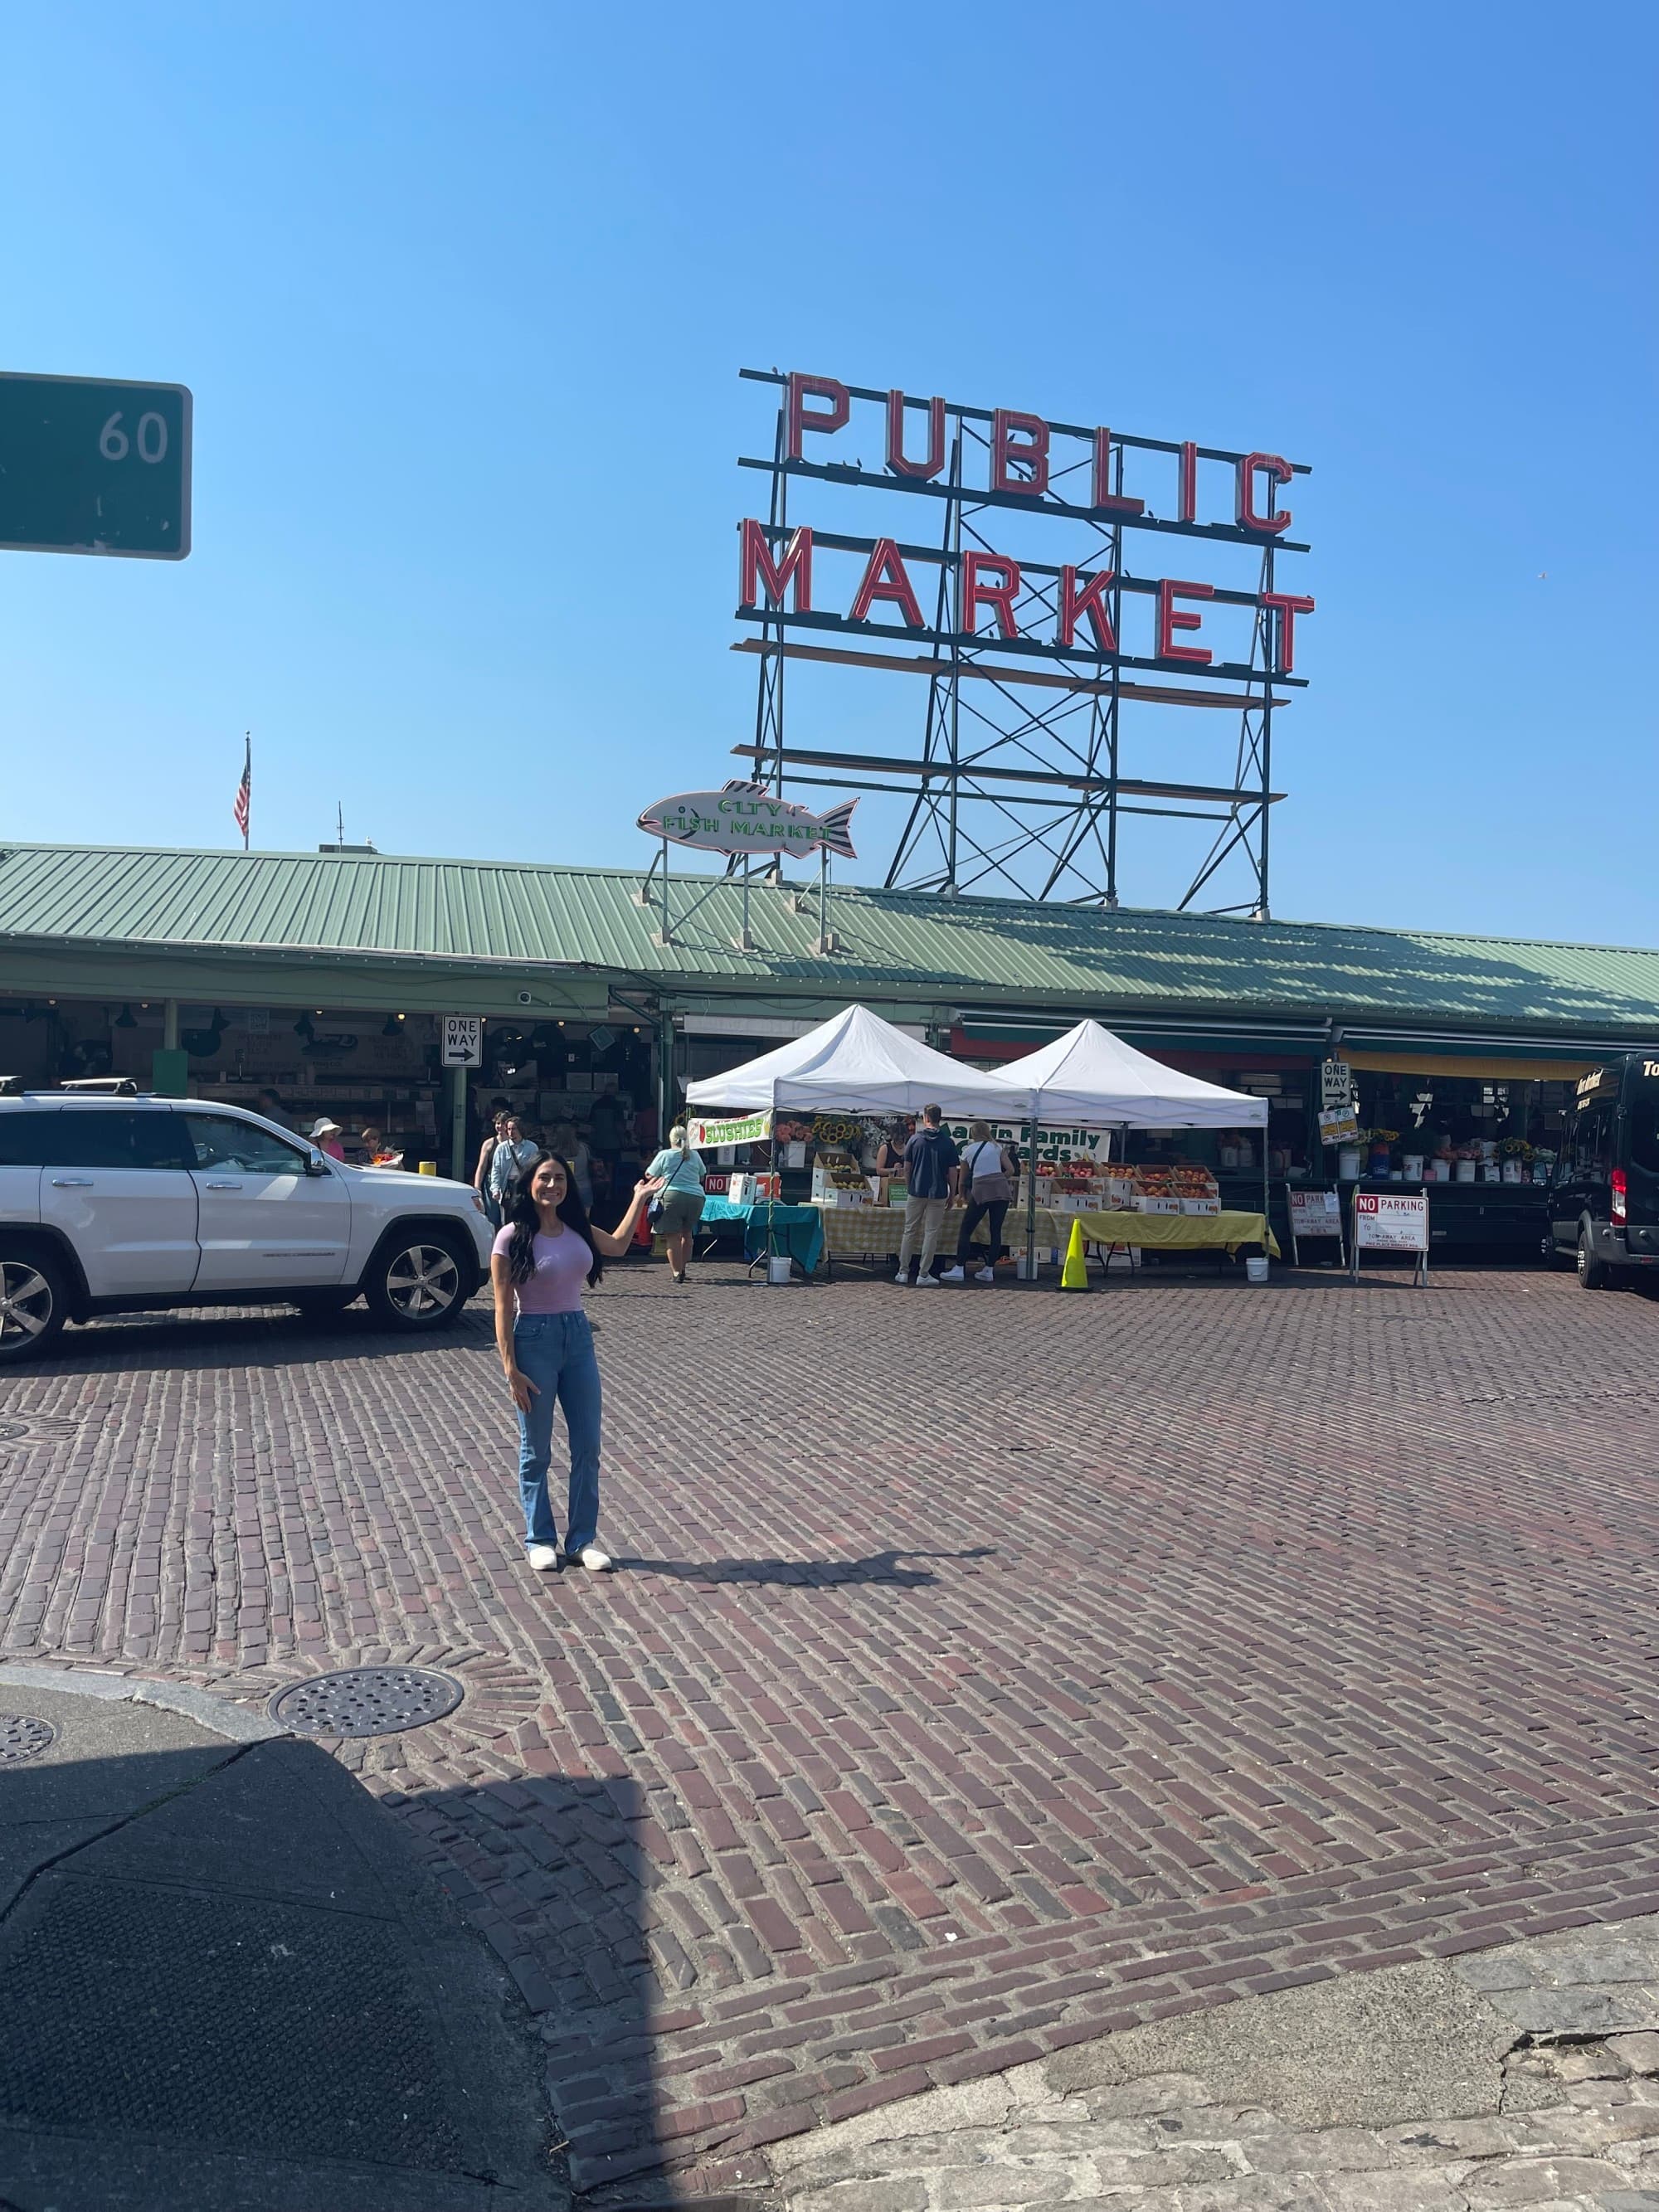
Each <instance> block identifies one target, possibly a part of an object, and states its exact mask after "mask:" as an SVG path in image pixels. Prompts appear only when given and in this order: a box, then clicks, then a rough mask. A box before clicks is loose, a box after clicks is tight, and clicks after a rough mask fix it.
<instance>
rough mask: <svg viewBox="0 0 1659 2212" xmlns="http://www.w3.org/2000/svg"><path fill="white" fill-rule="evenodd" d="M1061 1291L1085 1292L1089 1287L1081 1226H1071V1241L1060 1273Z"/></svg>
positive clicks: (1076, 1222) (1075, 1224) (1076, 1223)
mask: <svg viewBox="0 0 1659 2212" xmlns="http://www.w3.org/2000/svg"><path fill="white" fill-rule="evenodd" d="M1088 1287H1089V1265H1088V1261H1086V1260H1085V1258H1084V1256H1083V1224H1082V1223H1081V1222H1080V1221H1074V1222H1073V1224H1072V1241H1071V1243H1069V1244H1068V1245H1067V1246H1066V1265H1065V1266H1064V1267H1062V1268H1061V1269H1060V1289H1061V1290H1062V1291H1086V1290H1087V1289H1088Z"/></svg>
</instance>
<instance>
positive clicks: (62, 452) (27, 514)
mask: <svg viewBox="0 0 1659 2212" xmlns="http://www.w3.org/2000/svg"><path fill="white" fill-rule="evenodd" d="M190 414H191V399H190V392H189V390H188V389H187V387H186V386H184V385H182V384H125V383H118V382H111V381H106V380H100V379H98V378H95V377H90V376H22V375H17V374H13V373H10V372H9V371H3V370H0V550H10V551H13V552H17V553H111V554H118V555H122V556H125V558H127V559H128V560H132V561H182V560H183V559H184V557H185V554H187V553H188V552H189V550H190Z"/></svg>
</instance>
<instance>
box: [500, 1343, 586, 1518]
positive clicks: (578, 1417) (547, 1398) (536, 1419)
mask: <svg viewBox="0 0 1659 2212" xmlns="http://www.w3.org/2000/svg"><path fill="white" fill-rule="evenodd" d="M513 1358H514V1359H515V1360H516V1361H517V1362H518V1364H519V1368H520V1372H521V1373H523V1374H525V1375H527V1376H529V1377H530V1380H531V1381H532V1383H534V1384H535V1386H536V1395H535V1396H534V1397H533V1398H532V1400H531V1401H530V1411H529V1412H528V1413H520V1415H519V1490H520V1495H521V1496H522V1498H523V1499H524V1540H525V1542H526V1544H556V1543H557V1542H558V1541H559V1531H558V1528H557V1526H556V1523H555V1522H554V1518H553V1507H552V1503H551V1501H550V1498H549V1497H548V1494H547V1470H548V1467H549V1465H550V1462H551V1460H552V1457H553V1407H554V1404H555V1402H557V1403H558V1404H559V1405H561V1406H562V1407H564V1425H565V1429H566V1431H567V1433H568V1437H569V1442H570V1497H569V1504H568V1510H567V1514H566V1517H565V1527H564V1548H565V1550H566V1551H567V1552H580V1550H581V1549H582V1547H583V1546H584V1545H586V1544H592V1543H593V1542H594V1541H597V1539H598V1536H599V1361H598V1360H597V1359H596V1358H594V1356H593V1332H592V1328H590V1327H589V1326H588V1321H587V1316H586V1314H585V1313H556V1314H520V1316H519V1319H518V1322H517V1323H516V1325H515V1326H514V1328H513Z"/></svg>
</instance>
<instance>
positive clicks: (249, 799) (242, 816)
mask: <svg viewBox="0 0 1659 2212" xmlns="http://www.w3.org/2000/svg"><path fill="white" fill-rule="evenodd" d="M246 748H247V750H246V752H245V753H244V754H243V756H242V780H241V781H240V783H239V784H238V785H237V787H236V804H235V805H234V807H233V808H232V809H231V811H232V813H234V815H235V817H236V827H237V828H238V829H240V831H241V833H242V850H243V851H244V852H245V853H246V850H247V822H248V812H249V809H250V808H251V807H252V804H253V735H252V732H251V731H250V732H249V733H248V735H247V738H246Z"/></svg>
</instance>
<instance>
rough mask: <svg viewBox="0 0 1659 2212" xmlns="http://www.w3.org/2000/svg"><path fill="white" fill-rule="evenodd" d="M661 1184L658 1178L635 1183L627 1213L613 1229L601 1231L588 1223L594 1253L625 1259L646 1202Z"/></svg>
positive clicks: (613, 1258) (593, 1224)
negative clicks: (591, 1232)
mask: <svg viewBox="0 0 1659 2212" xmlns="http://www.w3.org/2000/svg"><path fill="white" fill-rule="evenodd" d="M662 1182H663V1179H662V1177H661V1176H647V1178H646V1179H645V1181H644V1182H636V1183H635V1186H634V1195H633V1197H632V1198H631V1199H630V1200H629V1202H628V1211H627V1212H626V1213H624V1214H623V1218H622V1219H621V1220H620V1221H619V1222H618V1223H617V1225H616V1227H615V1228H614V1229H601V1228H599V1226H598V1225H597V1224H595V1223H591V1222H590V1223H589V1227H590V1228H591V1229H592V1231H593V1249H595V1251H598V1252H603V1253H604V1255H605V1258H606V1259H607V1260H621V1259H623V1258H625V1257H626V1255H627V1252H628V1248H629V1245H630V1244H631V1243H633V1241H634V1231H635V1230H636V1229H637V1228H638V1227H639V1225H640V1215H641V1212H643V1211H644V1208H645V1205H646V1202H647V1200H649V1199H653V1198H654V1197H655V1196H656V1194H657V1193H658V1192H659V1190H660V1189H661V1188H662Z"/></svg>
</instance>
